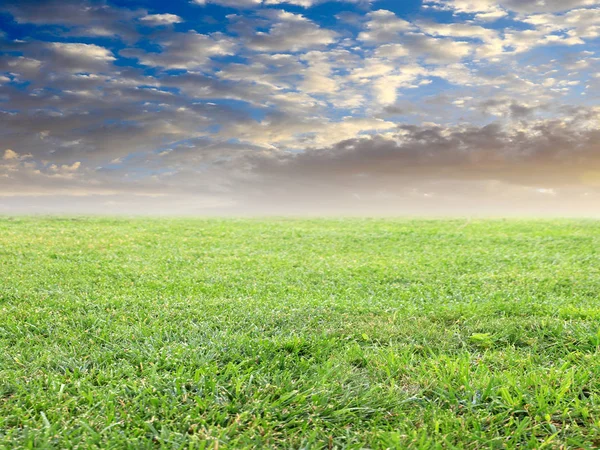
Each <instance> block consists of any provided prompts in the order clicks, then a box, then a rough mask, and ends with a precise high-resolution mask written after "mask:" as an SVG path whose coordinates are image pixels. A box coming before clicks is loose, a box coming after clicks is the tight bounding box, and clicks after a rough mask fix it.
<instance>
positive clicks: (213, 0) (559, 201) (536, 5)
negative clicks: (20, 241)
mask: <svg viewBox="0 0 600 450" xmlns="http://www.w3.org/2000/svg"><path fill="white" fill-rule="evenodd" d="M599 44H600V1H597V0H545V1H543V0H500V1H494V0H424V1H417V0H402V1H400V0H394V1H392V0H380V1H377V0H372V1H369V0H345V1H344V0H338V1H322V0H191V1H190V0H171V1H168V2H167V1H158V0H154V1H150V0H148V1H143V0H133V1H129V0H128V1H92V0H90V1H73V0H60V1H58V0H56V1H40V0H35V1H30V0H14V1H10V0H9V1H8V2H7V1H6V0H5V1H3V2H0V213H9V214H10V213H19V212H40V213H48V212H66V213H73V212H81V213H89V212H94V213H148V214H204V213H206V214H208V213H210V214H221V213H222V214H238V213H241V214H245V213H256V214H263V213H264V214H270V213H274V214H285V213H316V214H329V213H331V214H354V213H356V214H393V215H395V214H464V213H468V214H471V213H484V214H488V213H489V214H504V213H517V214H527V213H532V214H538V213H539V214H556V215H561V214H565V215H570V214H578V215H598V214H600V103H599V99H600V54H599V51H600V45H599Z"/></svg>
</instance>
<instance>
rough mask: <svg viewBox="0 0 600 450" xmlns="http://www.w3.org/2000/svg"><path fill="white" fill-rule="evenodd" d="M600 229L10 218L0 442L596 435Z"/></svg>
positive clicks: (573, 441)
mask: <svg viewBox="0 0 600 450" xmlns="http://www.w3.org/2000/svg"><path fill="white" fill-rule="evenodd" d="M599 295H600V222H596V221H576V220H559V221H541V220H539V221H518V220H514V221H502V220H489V221H479V220H475V221H466V220H439V221H437V220H410V221H409V220H366V219H352V220H350V219H348V220H292V219H289V220H285V219H281V220H278V219H269V220H266V219H265V220H250V219H249V220H233V219H232V220H217V219H206V220H201V219H132V220H126V219H104V218H90V219H58V218H13V219H11V218H4V219H0V448H5V447H6V448H13V447H21V446H23V447H29V448H48V447H56V448H69V447H75V446H78V447H79V448H89V447H94V446H97V447H101V448H126V447H130V448H156V447H159V446H160V447H163V448H210V449H215V448H221V449H223V448H244V447H281V448H299V447H305V448H343V447H347V448H365V447H367V448H452V447H456V448H517V447H520V448H523V447H524V448H543V447H546V448H560V446H561V445H562V446H565V447H567V448H593V447H595V446H597V445H600V305H599Z"/></svg>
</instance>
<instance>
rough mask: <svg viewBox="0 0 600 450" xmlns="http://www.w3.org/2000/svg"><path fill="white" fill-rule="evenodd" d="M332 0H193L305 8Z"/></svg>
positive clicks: (367, 1)
mask: <svg viewBox="0 0 600 450" xmlns="http://www.w3.org/2000/svg"><path fill="white" fill-rule="evenodd" d="M327 1H330V0H192V3H194V4H196V5H202V6H204V5H206V4H209V3H212V4H215V5H221V6H227V7H230V8H238V9H244V8H256V7H259V6H263V5H264V6H271V5H283V4H288V5H295V6H302V7H304V8H310V7H312V6H315V5H318V4H320V3H325V2H327ZM336 1H338V2H345V3H356V4H363V5H369V4H370V3H371V2H372V1H373V0H336Z"/></svg>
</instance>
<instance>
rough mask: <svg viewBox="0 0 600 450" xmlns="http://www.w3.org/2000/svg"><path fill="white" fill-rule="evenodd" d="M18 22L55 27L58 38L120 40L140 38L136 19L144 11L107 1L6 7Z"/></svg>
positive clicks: (53, 0)
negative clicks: (90, 37) (115, 38)
mask: <svg viewBox="0 0 600 450" xmlns="http://www.w3.org/2000/svg"><path fill="white" fill-rule="evenodd" d="M7 10H8V12H9V13H10V14H12V15H13V17H14V18H15V21H16V22H17V23H21V24H33V25H36V26H40V27H57V26H58V27H68V28H69V29H68V31H65V30H64V29H63V28H55V29H54V32H55V34H57V35H60V36H65V35H70V36H101V37H121V38H123V39H126V40H127V41H133V40H135V39H137V37H138V33H137V31H136V30H135V26H134V24H133V22H132V21H133V19H135V18H137V17H140V16H143V15H144V12H143V11H141V10H131V9H127V8H117V7H113V6H110V5H108V4H106V3H104V2H97V1H86V0H83V1H80V0H64V1H63V0H20V1H18V2H12V3H10V4H9V5H7Z"/></svg>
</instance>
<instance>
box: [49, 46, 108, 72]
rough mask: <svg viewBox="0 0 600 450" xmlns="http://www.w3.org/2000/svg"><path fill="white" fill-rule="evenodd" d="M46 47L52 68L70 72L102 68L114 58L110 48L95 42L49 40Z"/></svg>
mask: <svg viewBox="0 0 600 450" xmlns="http://www.w3.org/2000/svg"><path fill="white" fill-rule="evenodd" d="M46 49H47V50H48V51H49V52H50V53H51V54H52V63H53V66H54V68H57V69H58V68H60V69H62V70H70V71H72V72H87V71H96V70H103V69H105V68H107V67H108V65H109V64H110V63H112V62H113V61H114V60H115V59H116V58H115V57H114V56H113V53H112V52H111V51H110V50H108V49H106V48H104V47H101V46H99V45H95V44H80V43H64V42H51V43H49V44H47V46H46Z"/></svg>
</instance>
